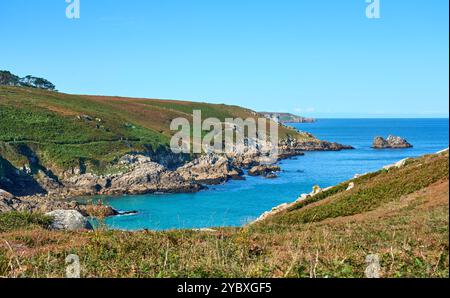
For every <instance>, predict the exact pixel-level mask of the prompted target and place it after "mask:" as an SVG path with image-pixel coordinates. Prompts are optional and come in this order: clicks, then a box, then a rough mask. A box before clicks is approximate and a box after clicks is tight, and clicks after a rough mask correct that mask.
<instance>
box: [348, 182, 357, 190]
mask: <svg viewBox="0 0 450 298" xmlns="http://www.w3.org/2000/svg"><path fill="white" fill-rule="evenodd" d="M353 188H355V182H350V183H349V184H348V187H347V189H346V191H349V190H352V189H353Z"/></svg>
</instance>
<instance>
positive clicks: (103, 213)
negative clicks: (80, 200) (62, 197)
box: [80, 204, 120, 218]
mask: <svg viewBox="0 0 450 298" xmlns="http://www.w3.org/2000/svg"><path fill="white" fill-rule="evenodd" d="M80 209H81V211H82V212H83V214H84V215H87V216H91V217H96V218H105V217H110V216H115V215H119V214H120V212H119V211H117V210H116V209H114V208H112V207H111V206H107V205H100V204H95V205H85V206H80Z"/></svg>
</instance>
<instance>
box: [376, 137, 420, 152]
mask: <svg viewBox="0 0 450 298" xmlns="http://www.w3.org/2000/svg"><path fill="white" fill-rule="evenodd" d="M411 147H412V145H411V144H410V143H408V141H406V140H405V139H403V138H401V137H397V136H392V135H390V136H388V138H387V139H384V138H383V137H375V139H374V140H373V144H372V148H375V149H399V148H411Z"/></svg>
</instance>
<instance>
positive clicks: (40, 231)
mask: <svg viewBox="0 0 450 298" xmlns="http://www.w3.org/2000/svg"><path fill="white" fill-rule="evenodd" d="M448 170H449V161H448V153H444V154H440V155H429V156H425V157H422V158H418V159H415V160H412V161H410V162H408V164H407V165H406V166H404V167H402V168H399V169H397V168H394V169H391V170H389V171H386V170H382V171H379V172H376V173H372V174H369V175H366V176H363V177H360V178H357V179H354V180H352V181H353V182H354V183H355V187H354V188H353V189H351V190H348V191H347V190H346V189H347V185H348V184H349V182H350V181H347V182H345V183H342V184H340V185H337V186H335V187H334V188H332V189H330V190H328V191H325V192H322V193H320V194H318V195H316V196H314V197H312V198H310V199H309V200H307V201H305V202H302V203H298V204H295V205H293V206H292V207H291V208H290V209H288V210H286V211H284V212H282V213H280V214H277V215H274V216H273V217H271V218H269V219H268V220H265V221H262V222H259V223H257V224H254V225H251V226H247V227H245V228H222V229H217V231H215V232H195V231H168V232H151V231H142V232H121V231H105V230H97V231H95V232H78V233H77V232H51V231H48V230H46V229H45V225H46V218H39V217H36V216H34V217H31V218H30V217H26V216H24V215H22V214H3V215H0V223H1V224H0V226H2V227H3V228H2V230H0V240H1V241H0V276H32V277H36V276H39V277H61V276H64V274H65V273H64V272H65V267H64V260H65V257H66V256H67V255H68V254H71V253H75V254H77V255H78V256H79V257H80V260H81V262H82V275H83V276H84V277H88V276H97V277H98V276H101V277H180V276H181V277H185V276H188V277H363V276H364V270H365V268H366V266H367V264H366V263H365V259H366V256H367V255H369V254H378V255H379V258H380V265H381V275H382V277H448V276H449V271H448V270H449V238H448V235H449V229H448V227H449V188H448V187H449V185H448V175H449V174H448ZM287 199H288V198H287ZM11 222H13V223H18V224H11ZM17 226H18V227H17Z"/></svg>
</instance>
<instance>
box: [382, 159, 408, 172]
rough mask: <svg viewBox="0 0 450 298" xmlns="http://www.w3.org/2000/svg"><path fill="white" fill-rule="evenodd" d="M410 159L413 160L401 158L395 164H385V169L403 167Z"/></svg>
mask: <svg viewBox="0 0 450 298" xmlns="http://www.w3.org/2000/svg"><path fill="white" fill-rule="evenodd" d="M409 160H411V158H404V159H402V160H399V161H398V162H396V163H394V164H391V165H387V166H384V167H383V169H385V170H390V169H392V168H401V167H404V166H405V165H406V163H407V162H408V161H409Z"/></svg>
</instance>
